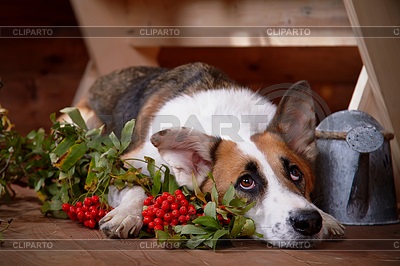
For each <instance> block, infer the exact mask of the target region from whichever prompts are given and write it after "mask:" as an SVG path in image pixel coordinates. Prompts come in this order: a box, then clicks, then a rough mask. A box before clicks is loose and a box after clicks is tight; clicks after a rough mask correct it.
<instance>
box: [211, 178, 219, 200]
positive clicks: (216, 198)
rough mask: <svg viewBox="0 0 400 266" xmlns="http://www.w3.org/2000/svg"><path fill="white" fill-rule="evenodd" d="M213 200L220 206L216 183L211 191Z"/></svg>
mask: <svg viewBox="0 0 400 266" xmlns="http://www.w3.org/2000/svg"><path fill="white" fill-rule="evenodd" d="M211 200H212V201H213V202H215V203H217V204H218V191H217V187H216V185H215V183H214V185H213V187H212V189H211Z"/></svg>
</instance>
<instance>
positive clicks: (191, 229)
mask: <svg viewBox="0 0 400 266" xmlns="http://www.w3.org/2000/svg"><path fill="white" fill-rule="evenodd" d="M181 234H182V235H205V234H207V231H206V230H205V229H204V228H203V227H200V226H195V225H193V224H187V225H185V226H183V227H182V231H181Z"/></svg>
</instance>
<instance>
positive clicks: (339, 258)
mask: <svg viewBox="0 0 400 266" xmlns="http://www.w3.org/2000/svg"><path fill="white" fill-rule="evenodd" d="M16 191H17V197H16V198H14V199H13V200H12V201H11V202H8V203H7V202H2V203H0V218H2V219H8V218H11V217H12V218H14V220H13V221H12V223H11V226H10V228H9V229H8V230H7V231H5V232H4V236H5V240H4V243H3V245H2V247H1V248H0V265H50V264H51V265H54V264H55V263H57V265H58V264H60V265H71V264H76V265H78V264H79V265H94V264H96V265H126V264H128V263H129V264H130V265H239V264H244V265H251V266H253V265H265V264H269V263H270V264H280V265H288V264H290V265H340V264H341V263H346V265H382V264H392V265H399V263H400V225H399V224H397V225H387V226H370V227H367V226H361V227H360V226H358V227H348V228H347V231H346V234H347V236H346V238H345V239H344V240H342V241H337V242H324V243H322V244H320V245H319V246H318V247H317V248H314V249H304V250H288V249H277V248H272V247H271V246H269V245H267V244H265V243H261V242H257V241H254V240H241V241H237V242H234V243H233V246H226V247H223V248H220V249H218V250H217V251H212V250H186V249H185V250H182V249H175V250H166V249H165V248H163V247H159V246H157V244H156V242H155V241H154V240H153V239H150V240H137V239H136V240H135V239H133V240H106V239H104V236H103V235H102V234H101V233H100V232H99V231H98V230H91V229H87V228H84V227H82V226H80V225H79V224H77V223H76V222H72V221H70V220H61V219H54V218H47V217H44V216H43V215H42V214H41V213H40V210H39V208H40V202H39V201H38V200H37V198H36V196H35V193H34V192H33V191H32V190H30V189H23V188H20V187H16Z"/></svg>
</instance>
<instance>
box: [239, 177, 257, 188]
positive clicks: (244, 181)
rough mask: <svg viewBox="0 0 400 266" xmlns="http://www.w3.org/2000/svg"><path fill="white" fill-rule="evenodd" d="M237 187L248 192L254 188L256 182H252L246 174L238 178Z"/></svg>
mask: <svg viewBox="0 0 400 266" xmlns="http://www.w3.org/2000/svg"><path fill="white" fill-rule="evenodd" d="M239 185H240V187H241V188H243V189H244V190H250V189H253V188H255V186H256V182H254V180H253V178H252V177H251V175H249V174H246V175H243V176H241V177H240V178H239Z"/></svg>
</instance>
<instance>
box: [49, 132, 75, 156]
mask: <svg viewBox="0 0 400 266" xmlns="http://www.w3.org/2000/svg"><path fill="white" fill-rule="evenodd" d="M74 144H75V137H74V136H67V137H66V138H65V139H63V141H61V142H60V143H59V144H58V146H57V147H56V148H55V149H54V150H53V151H52V153H53V154H55V155H57V157H60V156H61V155H63V154H64V153H66V152H67V151H68V149H69V148H71V146H72V145H74Z"/></svg>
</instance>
